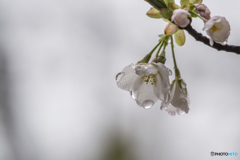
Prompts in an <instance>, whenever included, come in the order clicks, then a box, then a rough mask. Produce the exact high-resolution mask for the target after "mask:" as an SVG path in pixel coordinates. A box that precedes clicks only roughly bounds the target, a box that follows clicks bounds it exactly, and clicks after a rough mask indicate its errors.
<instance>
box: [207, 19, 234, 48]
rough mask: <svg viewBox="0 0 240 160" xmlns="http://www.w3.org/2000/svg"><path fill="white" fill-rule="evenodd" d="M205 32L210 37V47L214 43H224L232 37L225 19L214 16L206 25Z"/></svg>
mask: <svg viewBox="0 0 240 160" xmlns="http://www.w3.org/2000/svg"><path fill="white" fill-rule="evenodd" d="M203 30H204V31H206V32H207V34H208V35H209V36H210V45H211V46H213V41H214V42H218V43H224V42H226V41H227V39H228V37H229V35H230V25H229V22H228V21H227V20H226V18H225V17H221V16H214V17H212V18H211V19H210V20H209V21H207V22H206V23H205V24H204V28H203Z"/></svg>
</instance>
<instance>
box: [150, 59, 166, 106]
mask: <svg viewBox="0 0 240 160" xmlns="http://www.w3.org/2000/svg"><path fill="white" fill-rule="evenodd" d="M154 65H156V66H157V67H158V73H157V74H156V75H155V77H156V82H155V83H154V88H153V91H154V94H155V95H156V96H157V97H158V99H160V100H162V101H164V102H167V101H168V100H169V97H168V93H169V90H170V82H169V71H168V68H167V67H166V66H165V65H164V64H162V63H154Z"/></svg>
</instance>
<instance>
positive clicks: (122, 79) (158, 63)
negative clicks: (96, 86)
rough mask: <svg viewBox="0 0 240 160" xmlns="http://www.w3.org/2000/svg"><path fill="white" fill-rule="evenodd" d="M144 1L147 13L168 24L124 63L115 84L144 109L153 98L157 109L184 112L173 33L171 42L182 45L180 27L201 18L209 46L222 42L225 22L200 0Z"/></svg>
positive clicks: (225, 34)
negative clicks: (168, 52)
mask: <svg viewBox="0 0 240 160" xmlns="http://www.w3.org/2000/svg"><path fill="white" fill-rule="evenodd" d="M145 1H147V2H148V3H149V4H150V5H152V6H153V8H151V9H150V10H149V11H148V12H147V15H148V16H149V17H151V18H154V19H159V18H162V19H163V20H164V21H166V22H168V25H167V26H166V27H165V29H164V34H162V35H159V37H160V39H159V43H158V44H157V45H156V47H154V49H153V50H152V51H151V52H150V53H148V54H147V55H146V56H145V57H144V58H143V59H142V60H141V61H139V62H138V63H136V64H131V65H128V66H127V67H125V68H124V69H123V70H122V72H120V73H118V74H117V76H116V82H117V86H118V87H119V88H121V89H123V90H126V91H128V92H130V94H131V97H132V98H133V99H134V100H135V101H136V103H137V104H138V105H139V106H140V107H143V108H145V109H148V108H151V107H152V106H153V105H154V104H155V103H156V102H157V101H161V107H160V109H161V110H162V109H164V110H166V111H167V112H168V113H169V114H170V115H172V116H174V115H176V114H178V115H182V114H184V113H188V112H189V101H190V100H189V94H188V90H187V88H186V83H185V81H184V80H183V79H182V78H181V75H180V71H179V68H178V67H177V62H176V58H175V53H174V45H173V36H174V38H175V42H176V43H177V44H178V45H179V46H183V45H184V44H185V39H186V37H185V33H184V29H185V30H187V31H188V32H189V30H190V29H191V26H190V23H191V22H192V18H196V17H198V18H200V19H202V20H203V22H204V28H203V30H204V31H206V33H207V34H208V36H209V37H210V39H209V43H210V45H211V46H213V45H214V42H215V43H221V44H223V43H225V42H226V41H227V39H228V37H229V35H230V25H229V22H228V21H227V20H226V18H225V17H222V16H214V17H211V11H210V10H209V8H208V7H207V6H206V5H204V4H202V0H180V2H181V6H179V5H177V4H176V3H175V2H174V0H171V1H170V0H145ZM192 31H193V30H192ZM189 33H190V32H189ZM190 34H191V33H190ZM195 38H196V37H195ZM196 39H197V38H196ZM205 40H206V38H205ZM170 42H171V49H172V57H173V62H174V73H175V78H174V80H173V81H172V83H171V85H170V80H169V76H170V75H171V74H172V72H171V70H170V69H168V68H167V67H166V66H165V65H164V64H165V61H166V58H165V48H166V47H167V46H168V45H169V43H170ZM213 47H216V45H215V46H213ZM157 48H159V49H158V51H157V53H156V56H155V58H153V60H152V61H150V59H151V57H152V54H153V52H154V51H155V50H156V49H157ZM161 50H162V52H161V54H160V51H161ZM159 54H160V55H159Z"/></svg>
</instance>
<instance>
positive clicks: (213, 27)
mask: <svg viewBox="0 0 240 160" xmlns="http://www.w3.org/2000/svg"><path fill="white" fill-rule="evenodd" d="M219 29H220V28H217V27H216V26H215V25H213V26H212V28H211V30H212V31H213V33H214V32H216V31H218V30H219Z"/></svg>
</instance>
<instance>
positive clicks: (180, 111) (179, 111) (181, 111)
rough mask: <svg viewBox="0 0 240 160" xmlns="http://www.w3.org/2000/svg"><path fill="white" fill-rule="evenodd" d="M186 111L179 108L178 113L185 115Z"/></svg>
mask: <svg viewBox="0 0 240 160" xmlns="http://www.w3.org/2000/svg"><path fill="white" fill-rule="evenodd" d="M184 113H185V112H184V111H183V110H181V109H180V108H178V109H177V114H178V115H183V114H184Z"/></svg>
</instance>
